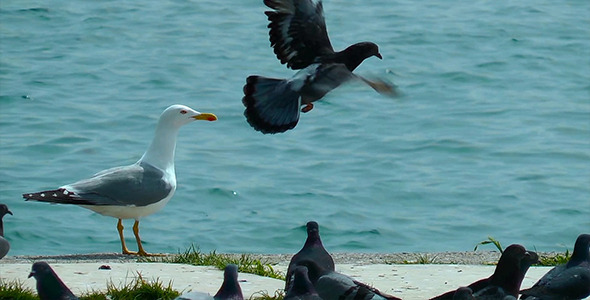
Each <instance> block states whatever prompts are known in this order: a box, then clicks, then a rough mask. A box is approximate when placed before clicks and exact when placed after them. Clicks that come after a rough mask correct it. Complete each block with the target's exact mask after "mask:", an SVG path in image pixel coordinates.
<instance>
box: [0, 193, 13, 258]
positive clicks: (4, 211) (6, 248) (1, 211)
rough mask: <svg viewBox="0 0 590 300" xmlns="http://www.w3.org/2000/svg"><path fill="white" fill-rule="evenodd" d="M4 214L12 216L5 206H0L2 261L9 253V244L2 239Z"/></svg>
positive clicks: (0, 255) (0, 249) (0, 251)
mask: <svg viewBox="0 0 590 300" xmlns="http://www.w3.org/2000/svg"><path fill="white" fill-rule="evenodd" d="M6 214H10V215H12V212H11V211H10V210H8V206H6V204H0V259H2V258H3V257H4V256H6V254H8V251H10V243H9V242H8V240H6V239H5V238H4V220H3V218H4V216H5V215H6Z"/></svg>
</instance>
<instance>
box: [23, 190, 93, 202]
mask: <svg viewBox="0 0 590 300" xmlns="http://www.w3.org/2000/svg"><path fill="white" fill-rule="evenodd" d="M23 198H24V199H25V201H29V200H34V201H39V202H49V203H59V204H78V205H80V204H88V205H92V204H93V203H91V202H89V201H88V200H83V199H80V197H79V196H77V195H76V194H74V193H72V192H68V191H67V190H66V189H63V188H60V189H57V190H49V191H43V192H37V193H26V194H23Z"/></svg>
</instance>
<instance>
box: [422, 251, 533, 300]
mask: <svg viewBox="0 0 590 300" xmlns="http://www.w3.org/2000/svg"><path fill="white" fill-rule="evenodd" d="M538 259H539V256H538V255H537V253H535V252H533V251H527V250H526V249H525V248H524V247H523V246H521V245H516V244H513V245H510V246H508V247H507V248H506V249H505V250H504V252H503V253H502V256H500V260H499V261H498V265H497V266H496V269H495V270H494V274H492V275H491V276H490V277H488V278H484V279H481V280H478V281H476V282H474V283H472V284H470V285H469V286H468V288H470V289H471V290H472V291H473V296H474V298H475V299H482V300H483V299H503V298H505V297H506V296H510V297H515V298H517V297H518V291H519V290H520V284H521V283H522V280H523V279H524V276H525V274H526V272H527V271H528V269H529V267H530V266H531V265H532V264H534V263H536V262H537V261H538ZM455 292H456V291H450V292H447V293H444V294H442V295H439V296H437V297H434V298H431V300H452V299H453V296H454V295H455Z"/></svg>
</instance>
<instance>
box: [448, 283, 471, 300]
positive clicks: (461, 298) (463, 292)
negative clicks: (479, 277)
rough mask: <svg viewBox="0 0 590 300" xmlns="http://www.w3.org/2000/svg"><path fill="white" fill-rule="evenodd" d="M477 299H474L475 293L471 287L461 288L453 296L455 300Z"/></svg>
mask: <svg viewBox="0 0 590 300" xmlns="http://www.w3.org/2000/svg"><path fill="white" fill-rule="evenodd" d="M472 299H475V298H474V297H473V291H472V290H471V289H470V288H469V287H466V286H464V287H460V288H458V289H457V290H456V291H455V294H453V300H472Z"/></svg>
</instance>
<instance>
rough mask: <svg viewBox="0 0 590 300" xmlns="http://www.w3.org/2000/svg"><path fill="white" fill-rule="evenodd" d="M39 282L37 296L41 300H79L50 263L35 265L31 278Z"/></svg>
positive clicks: (42, 262) (39, 262) (40, 262)
mask: <svg viewBox="0 0 590 300" xmlns="http://www.w3.org/2000/svg"><path fill="white" fill-rule="evenodd" d="M31 277H34V278H35V279H36V280H37V294H39V298H41V300H78V297H76V296H75V295H74V294H73V293H72V291H70V289H69V288H68V287H67V286H66V285H65V284H64V283H63V281H61V279H60V278H59V276H57V274H56V273H55V271H53V269H52V268H51V267H50V266H49V264H48V263H46V262H44V261H38V262H36V263H34V264H33V267H32V268H31V273H30V274H29V278H31Z"/></svg>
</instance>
